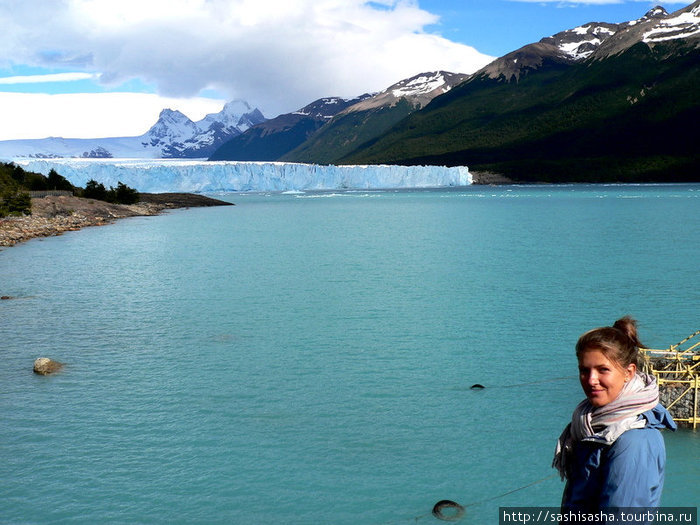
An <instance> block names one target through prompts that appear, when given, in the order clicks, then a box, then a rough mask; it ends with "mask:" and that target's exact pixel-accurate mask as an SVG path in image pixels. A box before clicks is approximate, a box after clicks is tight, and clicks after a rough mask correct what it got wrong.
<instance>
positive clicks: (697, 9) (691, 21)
mask: <svg viewBox="0 0 700 525" xmlns="http://www.w3.org/2000/svg"><path fill="white" fill-rule="evenodd" d="M694 36H700V5H698V4H697V2H696V5H695V6H693V7H691V9H690V10H688V11H683V10H681V11H678V12H676V13H674V14H673V15H669V16H667V17H666V18H664V19H663V20H661V21H659V22H658V23H657V24H656V25H655V26H654V27H652V28H651V29H649V31H647V32H645V33H644V36H643V37H642V40H643V41H644V42H647V43H651V42H663V41H665V40H673V39H676V38H691V37H694Z"/></svg>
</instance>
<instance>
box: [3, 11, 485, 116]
mask: <svg viewBox="0 0 700 525" xmlns="http://www.w3.org/2000/svg"><path fill="white" fill-rule="evenodd" d="M38 3H40V4H41V8H37V4H38ZM435 22H437V17H436V16H435V15H433V14H431V13H429V12H427V11H425V10H422V9H420V8H419V7H418V4H417V2H416V1H414V0H383V1H381V2H376V1H375V2H369V1H367V0H148V1H145V2H144V1H143V0H120V1H118V2H115V1H114V0H60V1H58V0H43V1H41V2H26V1H25V0H4V1H3V2H2V4H1V5H0V27H3V28H10V29H9V30H8V31H7V32H6V34H5V35H4V40H5V41H6V44H5V42H3V46H2V49H0V65H2V64H3V63H5V64H12V63H24V64H33V65H40V66H46V67H54V68H57V67H64V68H67V67H72V68H73V69H78V68H80V69H84V70H86V71H89V72H94V71H101V72H102V75H101V82H103V83H104V84H106V85H110V86H113V85H118V84H120V83H123V82H125V81H127V80H129V79H132V78H140V79H141V80H143V81H144V82H147V83H151V84H153V85H155V86H157V89H158V91H159V93H161V94H162V95H166V96H173V97H190V96H194V95H197V94H198V93H200V92H201V91H202V90H203V89H206V88H213V89H216V90H218V91H219V92H221V93H224V94H225V96H226V97H228V98H244V99H246V100H248V101H249V102H250V103H251V104H253V105H257V106H259V107H260V108H261V109H262V110H263V111H264V112H265V114H266V115H267V116H275V115H276V114H278V113H282V112H288V111H293V110H295V109H298V108H300V107H302V106H303V105H305V104H307V103H309V102H311V101H313V100H315V99H317V98H320V97H323V96H344V97H352V96H357V95H359V94H362V93H364V92H366V91H378V90H381V89H384V88H386V87H388V86H389V85H390V84H392V83H394V82H396V81H398V80H401V79H403V78H407V77H409V76H411V75H414V74H417V73H420V72H424V71H429V70H434V69H446V70H450V71H455V72H463V73H469V72H473V71H475V70H476V69H478V68H480V67H481V66H483V65H485V64H486V63H488V62H489V61H490V60H491V58H492V57H488V56H485V55H483V54H481V53H479V52H477V51H476V50H475V49H474V48H472V47H469V46H466V45H463V44H459V43H455V42H451V41H449V40H447V39H445V38H443V37H441V36H439V35H435V34H429V33H427V32H425V28H426V27H427V26H429V25H430V24H433V23H435ZM47 28H50V30H47Z"/></svg>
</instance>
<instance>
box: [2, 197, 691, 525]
mask: <svg viewBox="0 0 700 525" xmlns="http://www.w3.org/2000/svg"><path fill="white" fill-rule="evenodd" d="M217 197H218V198H223V199H225V200H229V201H231V202H234V203H235V204H236V206H228V207H219V208H193V209H188V210H176V211H172V212H168V213H165V214H163V215H160V216H157V217H137V218H133V219H125V220H120V221H118V222H116V223H114V224H111V225H109V226H105V227H95V228H86V229H83V230H81V231H77V232H70V233H67V234H64V235H62V236H60V237H53V238H46V239H42V240H39V239H35V240H32V241H29V242H27V243H24V244H21V245H17V246H14V247H12V248H7V249H3V250H2V251H0V295H8V296H12V297H14V299H12V300H5V301H0V352H1V357H2V359H0V523H2V524H25V523H26V524H31V523H76V524H77V523H80V524H82V523H86V524H88V523H202V524H205V523H206V524H219V523H221V524H229V523H230V524H244V525H247V524H262V523H265V524H272V523H275V524H277V523H278V524H338V525H351V524H352V525H355V524H361V525H364V524H369V525H374V524H376V525H382V524H387V525H388V524H393V523H397V524H408V523H421V524H431V523H443V522H441V521H439V520H437V519H436V518H434V517H433V516H432V515H431V509H432V507H433V505H434V504H435V503H436V502H437V501H438V500H442V499H451V500H455V501H458V502H460V503H461V504H463V505H466V514H465V516H464V517H463V518H462V519H461V521H460V523H465V524H482V525H483V524H487V525H488V524H491V523H498V508H499V507H503V506H556V505H558V503H559V501H560V498H561V492H562V489H563V483H562V482H561V481H560V480H559V478H558V477H557V476H555V475H554V473H555V471H554V470H552V469H551V467H550V464H551V459H552V453H553V450H554V444H555V441H556V438H557V437H558V436H559V433H560V431H561V429H562V428H563V426H564V425H565V424H566V423H567V422H568V421H569V419H570V416H571V411H572V410H573V408H574V406H575V405H576V404H577V403H578V401H580V399H582V397H583V396H582V393H581V391H580V387H579V385H578V380H577V377H576V374H577V366H576V360H575V356H574V350H573V347H574V344H575V342H576V340H577V338H578V336H579V335H580V334H581V333H582V332H584V331H586V330H588V329H590V328H593V327H596V326H601V325H608V324H611V323H612V322H613V321H614V320H615V319H617V318H618V317H621V316H622V315H625V314H630V315H632V316H633V317H635V318H636V319H637V320H638V321H639V330H640V335H641V338H642V341H643V342H644V343H645V344H646V345H648V346H650V347H654V348H665V347H668V346H669V345H671V344H675V343H677V342H678V341H680V340H682V339H683V338H685V337H686V336H688V335H689V334H691V333H693V332H695V331H696V330H698V329H700V286H699V284H700V185H698V184H694V185H693V184H691V185H641V186H614V185H613V186H603V185H576V186H499V187H483V186H470V187H465V188H454V189H449V190H421V191H346V192H319V193H297V194H226V195H223V196H221V195H217ZM40 356H48V357H51V358H53V359H56V360H58V361H61V362H63V363H65V364H66V366H65V368H64V370H63V371H61V372H60V373H58V374H56V375H53V376H47V377H40V376H36V375H34V374H33V373H32V363H33V361H34V359H35V358H37V357H40ZM475 383H480V384H483V385H484V386H485V387H486V388H485V389H483V390H478V391H477V390H471V389H470V388H469V387H470V386H471V385H473V384H475ZM664 436H665V440H666V447H667V454H668V464H667V474H666V476H667V478H666V488H665V491H664V496H663V500H662V504H663V505H665V506H697V505H698V504H700V491H699V490H698V483H699V482H700V431H692V430H682V431H678V432H675V433H665V434H664ZM535 482H537V483H535ZM528 485H530V486H528ZM522 487H526V488H522ZM519 488H522V490H515V489H519Z"/></svg>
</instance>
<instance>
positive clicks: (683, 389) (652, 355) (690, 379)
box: [640, 330, 700, 429]
mask: <svg viewBox="0 0 700 525" xmlns="http://www.w3.org/2000/svg"><path fill="white" fill-rule="evenodd" d="M698 335H700V330H698V331H697V332H695V333H694V334H691V335H689V336H688V337H686V338H685V339H683V340H682V341H681V342H680V343H678V344H675V345H671V346H670V347H668V348H667V349H665V350H654V349H651V348H640V350H641V352H642V355H643V358H644V365H643V367H642V369H643V371H644V372H646V373H647V374H653V375H654V376H656V379H657V381H658V383H659V394H660V398H661V403H662V404H663V405H664V406H665V407H666V408H667V409H668V410H669V412H670V413H671V415H672V416H673V419H674V420H675V421H676V422H678V423H685V424H687V425H688V426H692V427H693V429H695V428H697V426H698V425H700V413H699V410H698V405H699V404H700V337H698V338H697V339H695V340H694V338H695V337H696V336H698Z"/></svg>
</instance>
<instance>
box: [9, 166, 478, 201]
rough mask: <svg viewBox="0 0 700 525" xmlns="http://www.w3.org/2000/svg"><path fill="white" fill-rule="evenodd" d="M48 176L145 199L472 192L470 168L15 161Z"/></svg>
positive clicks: (77, 184) (27, 168)
mask: <svg viewBox="0 0 700 525" xmlns="http://www.w3.org/2000/svg"><path fill="white" fill-rule="evenodd" d="M13 161H14V162H15V163H16V164H18V165H20V166H22V167H23V168H24V169H26V170H29V171H34V172H38V173H42V174H44V175H47V174H48V173H49V171H50V170H52V169H54V170H56V172H57V173H59V174H60V175H62V176H63V177H65V178H66V179H68V180H69V181H70V183H71V184H73V185H75V186H81V187H85V184H86V183H87V182H88V181H90V180H95V181H97V182H99V183H102V184H104V185H105V186H106V187H110V186H112V187H116V186H117V184H118V183H119V182H121V183H123V184H126V185H127V186H129V187H131V188H135V189H136V190H138V191H140V192H143V193H167V192H186V193H217V192H267V191H273V192H282V191H304V190H343V189H364V190H366V189H402V188H407V189H408V188H442V187H454V186H467V185H469V184H471V183H472V177H471V174H470V173H469V169H468V168H467V167H466V166H457V167H445V166H392V165H367V166H335V165H317V164H298V163H283V162H239V161H216V162H212V161H206V160H181V159H176V160H170V159H153V160H144V159H78V158H73V159H13Z"/></svg>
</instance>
